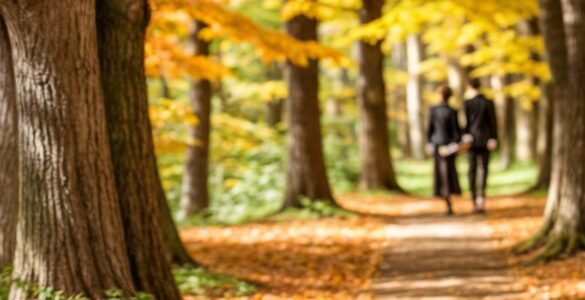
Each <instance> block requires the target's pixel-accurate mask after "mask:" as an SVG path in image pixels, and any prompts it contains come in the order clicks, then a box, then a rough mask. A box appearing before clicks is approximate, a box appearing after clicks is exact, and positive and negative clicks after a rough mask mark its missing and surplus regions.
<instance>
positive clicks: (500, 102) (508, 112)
mask: <svg viewBox="0 0 585 300" xmlns="http://www.w3.org/2000/svg"><path fill="white" fill-rule="evenodd" d="M491 86H492V88H493V89H494V92H495V104H496V114H497V115H498V126H499V129H498V132H500V147H499V148H500V155H501V164H502V167H503V168H504V169H507V168H509V167H510V166H511V165H512V162H513V158H514V152H513V149H514V147H513V145H514V133H515V132H514V130H513V129H514V100H512V99H510V98H509V97H507V96H506V95H505V93H504V88H505V86H506V80H505V79H504V78H503V77H501V76H498V75H493V76H492V77H491Z"/></svg>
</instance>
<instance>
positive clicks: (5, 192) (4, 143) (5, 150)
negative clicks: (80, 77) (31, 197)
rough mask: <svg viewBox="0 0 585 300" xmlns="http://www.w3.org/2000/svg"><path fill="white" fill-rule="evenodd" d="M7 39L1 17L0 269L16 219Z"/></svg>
mask: <svg viewBox="0 0 585 300" xmlns="http://www.w3.org/2000/svg"><path fill="white" fill-rule="evenodd" d="M10 51H11V50H10V40H9V37H8V31H7V29H6V25H5V24H4V19H2V17H0V191H2V196H0V228H1V229H0V269H1V268H4V267H7V266H10V265H12V260H13V257H14V249H15V248H16V222H17V220H18V140H17V137H18V130H17V127H16V126H17V119H16V86H15V84H14V73H13V67H12V53H11V52H10Z"/></svg>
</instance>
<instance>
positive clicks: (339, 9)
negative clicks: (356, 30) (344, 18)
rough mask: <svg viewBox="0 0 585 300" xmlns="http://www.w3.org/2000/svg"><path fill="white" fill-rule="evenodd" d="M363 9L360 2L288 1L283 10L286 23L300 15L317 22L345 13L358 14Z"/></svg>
mask: <svg viewBox="0 0 585 300" xmlns="http://www.w3.org/2000/svg"><path fill="white" fill-rule="evenodd" d="M360 7H361V1H360V0H288V1H286V3H285V4H284V6H283V7H282V9H281V14H280V15H281V17H282V19H283V20H284V21H287V20H290V19H292V18H294V17H295V16H298V15H304V16H307V17H309V18H312V19H317V20H331V19H333V18H336V17H338V16H339V15H340V14H343V13H344V12H348V11H349V12H356V11H357V10H358V9H359V8H360Z"/></svg>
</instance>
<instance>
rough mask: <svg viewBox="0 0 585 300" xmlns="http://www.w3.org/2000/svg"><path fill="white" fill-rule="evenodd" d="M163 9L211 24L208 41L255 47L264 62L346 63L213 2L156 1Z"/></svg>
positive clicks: (335, 54)
mask: <svg viewBox="0 0 585 300" xmlns="http://www.w3.org/2000/svg"><path fill="white" fill-rule="evenodd" d="M157 2H158V6H159V8H160V9H162V10H169V11H177V10H183V11H184V12H185V13H187V14H188V15H189V16H191V17H192V18H193V19H197V20H200V21H202V22H204V23H206V24H208V25H209V28H208V29H207V30H205V31H204V32H202V35H201V37H202V38H205V39H218V38H229V39H231V40H232V41H234V42H237V43H249V44H251V45H253V46H254V47H255V49H256V51H257V53H258V56H259V57H260V59H261V60H262V61H263V62H272V61H282V60H289V61H291V62H293V63H294V64H297V65H300V66H306V65H308V62H309V60H310V59H330V60H331V61H333V62H334V63H336V64H342V63H343V62H344V55H343V54H342V53H341V52H339V51H337V50H334V49H331V48H328V47H325V46H323V45H321V44H319V43H318V42H316V41H299V40H297V39H294V38H293V37H291V36H289V35H287V34H286V33H284V32H281V31H277V30H271V29H265V28H261V27H260V26H258V25H257V24H255V23H254V22H253V21H252V20H250V19H249V18H248V17H246V16H243V15H241V14H238V13H235V12H230V11H228V10H227V9H225V8H224V7H222V5H221V4H220V3H217V2H214V1H212V0H157Z"/></svg>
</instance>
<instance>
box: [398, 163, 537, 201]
mask: <svg viewBox="0 0 585 300" xmlns="http://www.w3.org/2000/svg"><path fill="white" fill-rule="evenodd" d="M491 163H492V164H491V166H490V174H489V177H488V188H487V193H488V194H489V195H490V196H503V195H514V194H520V193H522V192H525V191H527V190H529V189H530V188H531V187H532V186H533V185H534V182H535V181H536V177H537V174H538V168H537V167H536V165H535V164H534V163H520V162H517V163H514V164H513V165H512V166H510V167H509V168H506V169H505V168H502V167H501V166H500V165H499V164H498V161H497V157H496V158H493V159H492V160H491ZM468 169H469V167H468V160H467V156H466V155H460V156H459V157H458V158H457V171H458V172H459V183H460V184H461V188H462V189H463V190H464V191H469V180H468V176H467V173H468ZM396 171H397V174H398V182H399V184H400V185H401V186H402V187H403V188H404V189H405V190H406V191H408V192H409V193H412V194H414V195H418V196H429V195H432V190H433V161H432V160H423V161H416V160H406V159H404V160H397V161H396Z"/></svg>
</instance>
